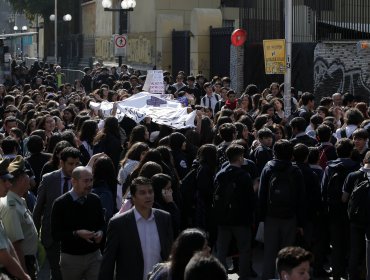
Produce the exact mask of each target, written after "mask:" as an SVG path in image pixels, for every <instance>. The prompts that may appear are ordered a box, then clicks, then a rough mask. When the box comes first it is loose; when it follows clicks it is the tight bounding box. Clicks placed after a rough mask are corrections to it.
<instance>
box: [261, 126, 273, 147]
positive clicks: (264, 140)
mask: <svg viewBox="0 0 370 280" xmlns="http://www.w3.org/2000/svg"><path fill="white" fill-rule="evenodd" d="M257 136H258V141H259V142H260V143H261V145H263V146H267V147H271V146H272V141H273V138H274V134H273V133H272V131H271V130H270V129H268V128H266V127H264V128H261V129H260V130H258V132H257Z"/></svg>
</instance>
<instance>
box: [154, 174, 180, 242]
mask: <svg viewBox="0 0 370 280" xmlns="http://www.w3.org/2000/svg"><path fill="white" fill-rule="evenodd" d="M151 180H152V186H153V190H154V205H153V207H154V208H157V209H161V210H164V211H167V212H168V213H170V214H171V218H172V228H173V233H174V236H175V237H176V236H177V235H178V233H179V229H180V211H179V208H178V207H177V205H176V202H175V201H174V197H173V189H172V178H171V177H170V176H168V175H167V174H163V173H158V174H155V175H154V176H152V177H151Z"/></svg>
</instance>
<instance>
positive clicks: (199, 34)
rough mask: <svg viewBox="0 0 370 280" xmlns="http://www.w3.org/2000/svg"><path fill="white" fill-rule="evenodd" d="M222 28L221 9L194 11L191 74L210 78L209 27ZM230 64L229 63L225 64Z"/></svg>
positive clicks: (191, 25)
mask: <svg viewBox="0 0 370 280" xmlns="http://www.w3.org/2000/svg"><path fill="white" fill-rule="evenodd" d="M210 26H212V27H222V14H221V10H219V9H198V8H196V9H193V10H192V12H191V20H190V31H191V33H192V35H193V37H192V38H191V40H190V73H192V74H193V75H197V74H198V73H200V72H201V73H202V74H203V75H204V76H205V77H206V78H210V77H209V74H210V38H209V27H210ZM225 63H228V62H225Z"/></svg>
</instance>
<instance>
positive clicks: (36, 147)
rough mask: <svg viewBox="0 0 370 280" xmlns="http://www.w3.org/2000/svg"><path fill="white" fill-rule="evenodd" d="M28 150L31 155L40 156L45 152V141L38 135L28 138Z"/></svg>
mask: <svg viewBox="0 0 370 280" xmlns="http://www.w3.org/2000/svg"><path fill="white" fill-rule="evenodd" d="M27 149H28V151H29V152H30V153H31V155H35V154H39V153H41V152H42V151H43V150H44V141H43V140H42V138H41V137H40V136H38V135H31V136H30V137H29V138H28V142H27Z"/></svg>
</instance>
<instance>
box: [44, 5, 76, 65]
mask: <svg viewBox="0 0 370 280" xmlns="http://www.w3.org/2000/svg"><path fill="white" fill-rule="evenodd" d="M57 6H58V0H55V3H54V14H52V15H50V17H49V19H50V21H54V44H55V45H54V62H55V65H57V64H58V17H57V14H58V8H57ZM71 20H72V16H71V15H70V14H66V15H64V16H63V21H71Z"/></svg>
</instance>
